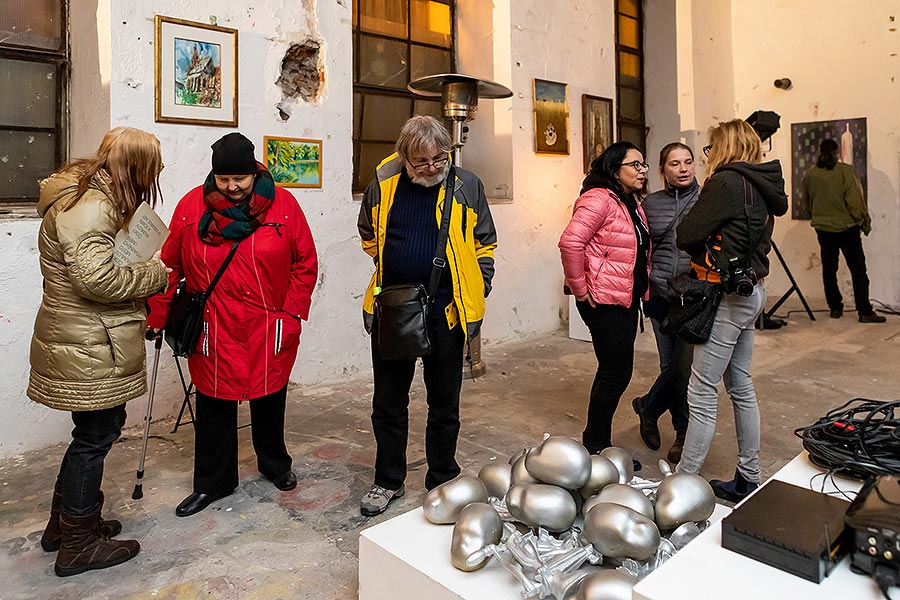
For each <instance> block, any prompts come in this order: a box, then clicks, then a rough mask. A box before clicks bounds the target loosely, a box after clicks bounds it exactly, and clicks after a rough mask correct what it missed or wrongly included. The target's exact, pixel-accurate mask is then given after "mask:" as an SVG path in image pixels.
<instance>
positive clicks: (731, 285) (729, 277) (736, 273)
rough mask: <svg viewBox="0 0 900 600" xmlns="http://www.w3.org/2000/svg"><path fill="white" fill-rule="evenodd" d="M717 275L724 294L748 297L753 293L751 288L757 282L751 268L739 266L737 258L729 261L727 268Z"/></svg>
mask: <svg viewBox="0 0 900 600" xmlns="http://www.w3.org/2000/svg"><path fill="white" fill-rule="evenodd" d="M719 275H720V276H721V278H722V287H723V288H724V289H725V293H726V294H737V295H738V296H749V295H751V294H752V293H753V287H754V286H755V285H756V281H757V279H756V273H754V272H753V268H752V267H744V266H741V265H739V264H738V259H737V257H734V258H732V259H731V260H729V261H728V265H727V268H725V269H723V270H722V271H721V272H720V273H719Z"/></svg>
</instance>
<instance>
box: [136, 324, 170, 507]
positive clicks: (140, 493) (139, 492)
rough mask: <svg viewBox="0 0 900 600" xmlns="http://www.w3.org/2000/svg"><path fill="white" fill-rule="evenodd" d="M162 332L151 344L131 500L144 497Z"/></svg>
mask: <svg viewBox="0 0 900 600" xmlns="http://www.w3.org/2000/svg"><path fill="white" fill-rule="evenodd" d="M162 343H163V333H162V331H160V332H159V337H157V338H156V340H155V342H154V344H153V346H154V348H156V353H155V354H154V356H153V377H152V378H151V379H150V399H149V400H148V402H147V415H146V416H145V417H144V446H143V448H142V449H141V464H140V466H138V470H137V479H136V480H135V483H134V491H133V492H131V498H132V500H140V499H141V498H143V497H144V488H143V485H144V484H143V479H144V461H145V460H146V459H147V441H148V439H149V438H150V413H151V411H152V410H153V396H154V394H156V374H157V373H158V372H159V351H160V350H161V349H162Z"/></svg>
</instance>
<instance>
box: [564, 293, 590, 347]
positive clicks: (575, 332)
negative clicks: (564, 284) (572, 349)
mask: <svg viewBox="0 0 900 600" xmlns="http://www.w3.org/2000/svg"><path fill="white" fill-rule="evenodd" d="M569 337H570V338H572V339H573V340H581V341H583V342H589V341H591V332H590V331H588V328H587V325H585V324H584V321H582V320H581V315H580V314H578V308H576V307H575V296H569Z"/></svg>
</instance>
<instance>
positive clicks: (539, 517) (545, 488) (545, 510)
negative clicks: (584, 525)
mask: <svg viewBox="0 0 900 600" xmlns="http://www.w3.org/2000/svg"><path fill="white" fill-rule="evenodd" d="M506 507H507V508H508V509H509V512H510V514H512V516H513V517H515V518H516V520H518V521H521V522H522V523H525V524H526V525H529V526H530V527H545V528H546V529H548V530H550V531H565V530H566V529H568V528H569V527H571V526H572V523H574V522H575V516H576V515H577V513H578V509H577V506H576V505H575V499H574V498H573V497H572V495H571V494H570V493H569V492H568V491H567V490H564V489H563V488H561V487H557V486H555V485H547V484H543V483H519V484H514V485H513V486H512V487H510V488H509V491H508V492H507V493H506Z"/></svg>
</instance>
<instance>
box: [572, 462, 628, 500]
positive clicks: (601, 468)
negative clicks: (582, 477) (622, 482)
mask: <svg viewBox="0 0 900 600" xmlns="http://www.w3.org/2000/svg"><path fill="white" fill-rule="evenodd" d="M618 482H619V469H618V468H616V465H614V464H613V463H612V461H611V460H609V459H608V458H606V457H605V456H600V455H599V454H594V455H592V456H591V475H590V477H588V480H587V482H586V483H585V484H584V485H583V486H581V489H579V490H578V491H579V492H580V493H581V497H582V498H584V499H585V500H587V499H588V498H590V497H591V496H593V495H594V494H597V493H598V492H599V491H600V490H602V489H603V488H604V487H606V486H607V485H609V484H610V483H618Z"/></svg>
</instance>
